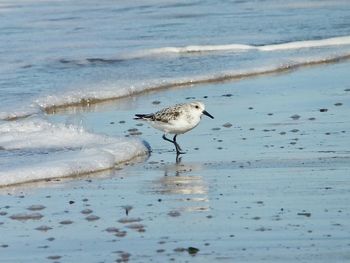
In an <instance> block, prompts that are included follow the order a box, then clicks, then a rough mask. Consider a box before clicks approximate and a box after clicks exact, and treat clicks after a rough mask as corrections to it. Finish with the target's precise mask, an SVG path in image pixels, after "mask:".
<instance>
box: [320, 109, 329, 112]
mask: <svg viewBox="0 0 350 263" xmlns="http://www.w3.org/2000/svg"><path fill="white" fill-rule="evenodd" d="M327 111H328V109H320V112H327Z"/></svg>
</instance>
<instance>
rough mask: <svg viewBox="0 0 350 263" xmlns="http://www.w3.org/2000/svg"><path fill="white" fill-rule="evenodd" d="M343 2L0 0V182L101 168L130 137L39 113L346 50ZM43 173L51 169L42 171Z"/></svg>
mask: <svg viewBox="0 0 350 263" xmlns="http://www.w3.org/2000/svg"><path fill="white" fill-rule="evenodd" d="M349 21H350V2H349V1H346V0H344V1H337V0H334V1H333V0H329V1H326V0H325V1H301V0H300V1H294V0H293V1H292V0H291V1H282V0H280V1H279V0H266V1H260V0H255V1H254V0H252V1H244V0H236V1H190V2H189V1H169V0H166V1H160V0H159V1H108V0H102V1H98V2H96V1H80V0H77V1H65V0H62V1H45V0H40V1H31V0H28V1H24V0H23V1H19V0H18V1H6V0H2V1H0V62H1V63H0V119H1V120H0V157H1V159H0V185H6V184H13V183H19V182H25V181H32V180H38V179H43V178H48V177H60V176H69V175H72V174H80V173H86V172H93V171H100V170H104V169H110V168H112V167H113V166H114V164H116V163H119V162H122V161H126V160H129V159H131V158H133V157H134V156H138V155H142V154H146V152H147V147H146V146H145V145H144V143H143V142H142V141H140V140H136V139H134V140H131V139H125V138H124V137H122V134H120V136H119V137H118V136H116V137H111V136H104V135H100V134H93V133H91V132H88V131H85V130H84V127H83V126H81V125H79V124H76V123H74V124H66V123H62V124H59V123H58V124H57V123H56V124H53V123H50V121H49V120H48V119H47V117H46V116H45V115H46V112H54V111H55V109H56V108H62V107H67V106H70V105H89V104H91V103H98V102H100V101H104V100H110V99H114V98H118V97H125V96H132V95H135V94H142V92H144V91H147V90H157V89H166V88H170V87H176V86H185V85H193V84H200V83H206V82H220V81H222V80H229V79H235V78H241V77H251V76H255V75H260V74H266V73H271V72H279V71H285V70H290V69H294V68H296V67H298V68H299V67H302V66H307V65H310V64H317V63H327V62H335V61H338V60H343V59H348V58H349V57H350V22H349ZM49 171H54V172H49Z"/></svg>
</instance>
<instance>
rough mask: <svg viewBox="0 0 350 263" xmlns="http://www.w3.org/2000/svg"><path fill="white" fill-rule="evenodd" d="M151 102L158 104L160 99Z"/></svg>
mask: <svg viewBox="0 0 350 263" xmlns="http://www.w3.org/2000/svg"><path fill="white" fill-rule="evenodd" d="M152 104H153V105H158V104H160V101H159V100H155V101H152Z"/></svg>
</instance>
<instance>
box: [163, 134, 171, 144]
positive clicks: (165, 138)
mask: <svg viewBox="0 0 350 263" xmlns="http://www.w3.org/2000/svg"><path fill="white" fill-rule="evenodd" d="M162 138H163V139H164V140H166V141H168V142H171V143H174V142H173V141H172V140H170V139H168V138H167V137H165V134H163V136H162Z"/></svg>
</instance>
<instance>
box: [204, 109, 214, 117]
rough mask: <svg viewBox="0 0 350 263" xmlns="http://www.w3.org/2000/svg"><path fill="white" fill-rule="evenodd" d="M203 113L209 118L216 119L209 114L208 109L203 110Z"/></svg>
mask: <svg viewBox="0 0 350 263" xmlns="http://www.w3.org/2000/svg"><path fill="white" fill-rule="evenodd" d="M203 114H204V115H207V116H208V117H209V118H212V119H214V117H213V116H211V115H210V114H209V112H207V111H206V110H204V111H203Z"/></svg>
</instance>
